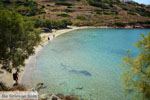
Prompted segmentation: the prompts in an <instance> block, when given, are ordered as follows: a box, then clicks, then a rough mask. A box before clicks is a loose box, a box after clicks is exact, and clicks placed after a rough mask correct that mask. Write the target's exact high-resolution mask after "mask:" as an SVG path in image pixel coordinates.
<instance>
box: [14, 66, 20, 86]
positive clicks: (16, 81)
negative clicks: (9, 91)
mask: <svg viewBox="0 0 150 100" xmlns="http://www.w3.org/2000/svg"><path fill="white" fill-rule="evenodd" d="M18 77H19V69H17V70H16V72H15V73H13V79H14V81H15V83H14V86H16V85H18Z"/></svg>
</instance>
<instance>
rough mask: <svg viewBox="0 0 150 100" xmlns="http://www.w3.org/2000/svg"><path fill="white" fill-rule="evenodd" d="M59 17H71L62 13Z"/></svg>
mask: <svg viewBox="0 0 150 100" xmlns="http://www.w3.org/2000/svg"><path fill="white" fill-rule="evenodd" d="M57 16H61V17H69V16H70V15H68V14H67V13H61V14H57Z"/></svg>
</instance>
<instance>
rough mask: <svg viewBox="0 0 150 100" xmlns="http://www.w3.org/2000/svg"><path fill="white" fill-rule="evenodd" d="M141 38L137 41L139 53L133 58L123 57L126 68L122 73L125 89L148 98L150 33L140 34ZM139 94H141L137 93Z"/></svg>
mask: <svg viewBox="0 0 150 100" xmlns="http://www.w3.org/2000/svg"><path fill="white" fill-rule="evenodd" d="M142 37H143V39H142V40H140V41H139V42H138V43H137V47H138V48H139V49H140V53H139V55H138V56H137V57H135V58H133V57H131V56H130V55H128V56H127V57H125V58H124V62H125V66H126V67H127V68H128V69H126V72H125V73H124V82H125V86H126V89H127V90H130V92H132V93H134V94H138V95H136V96H138V97H139V96H141V99H143V100H148V98H150V33H149V34H148V36H144V35H143V36H142ZM139 94H141V95H139Z"/></svg>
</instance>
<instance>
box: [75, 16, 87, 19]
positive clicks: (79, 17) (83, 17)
mask: <svg viewBox="0 0 150 100" xmlns="http://www.w3.org/2000/svg"><path fill="white" fill-rule="evenodd" d="M77 19H79V20H86V17H85V16H77Z"/></svg>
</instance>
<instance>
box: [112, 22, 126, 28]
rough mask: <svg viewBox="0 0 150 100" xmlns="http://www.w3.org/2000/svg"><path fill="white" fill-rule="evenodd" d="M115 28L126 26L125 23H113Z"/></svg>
mask: <svg viewBox="0 0 150 100" xmlns="http://www.w3.org/2000/svg"><path fill="white" fill-rule="evenodd" d="M114 25H115V26H118V27H125V26H126V23H122V22H116V23H114Z"/></svg>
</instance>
